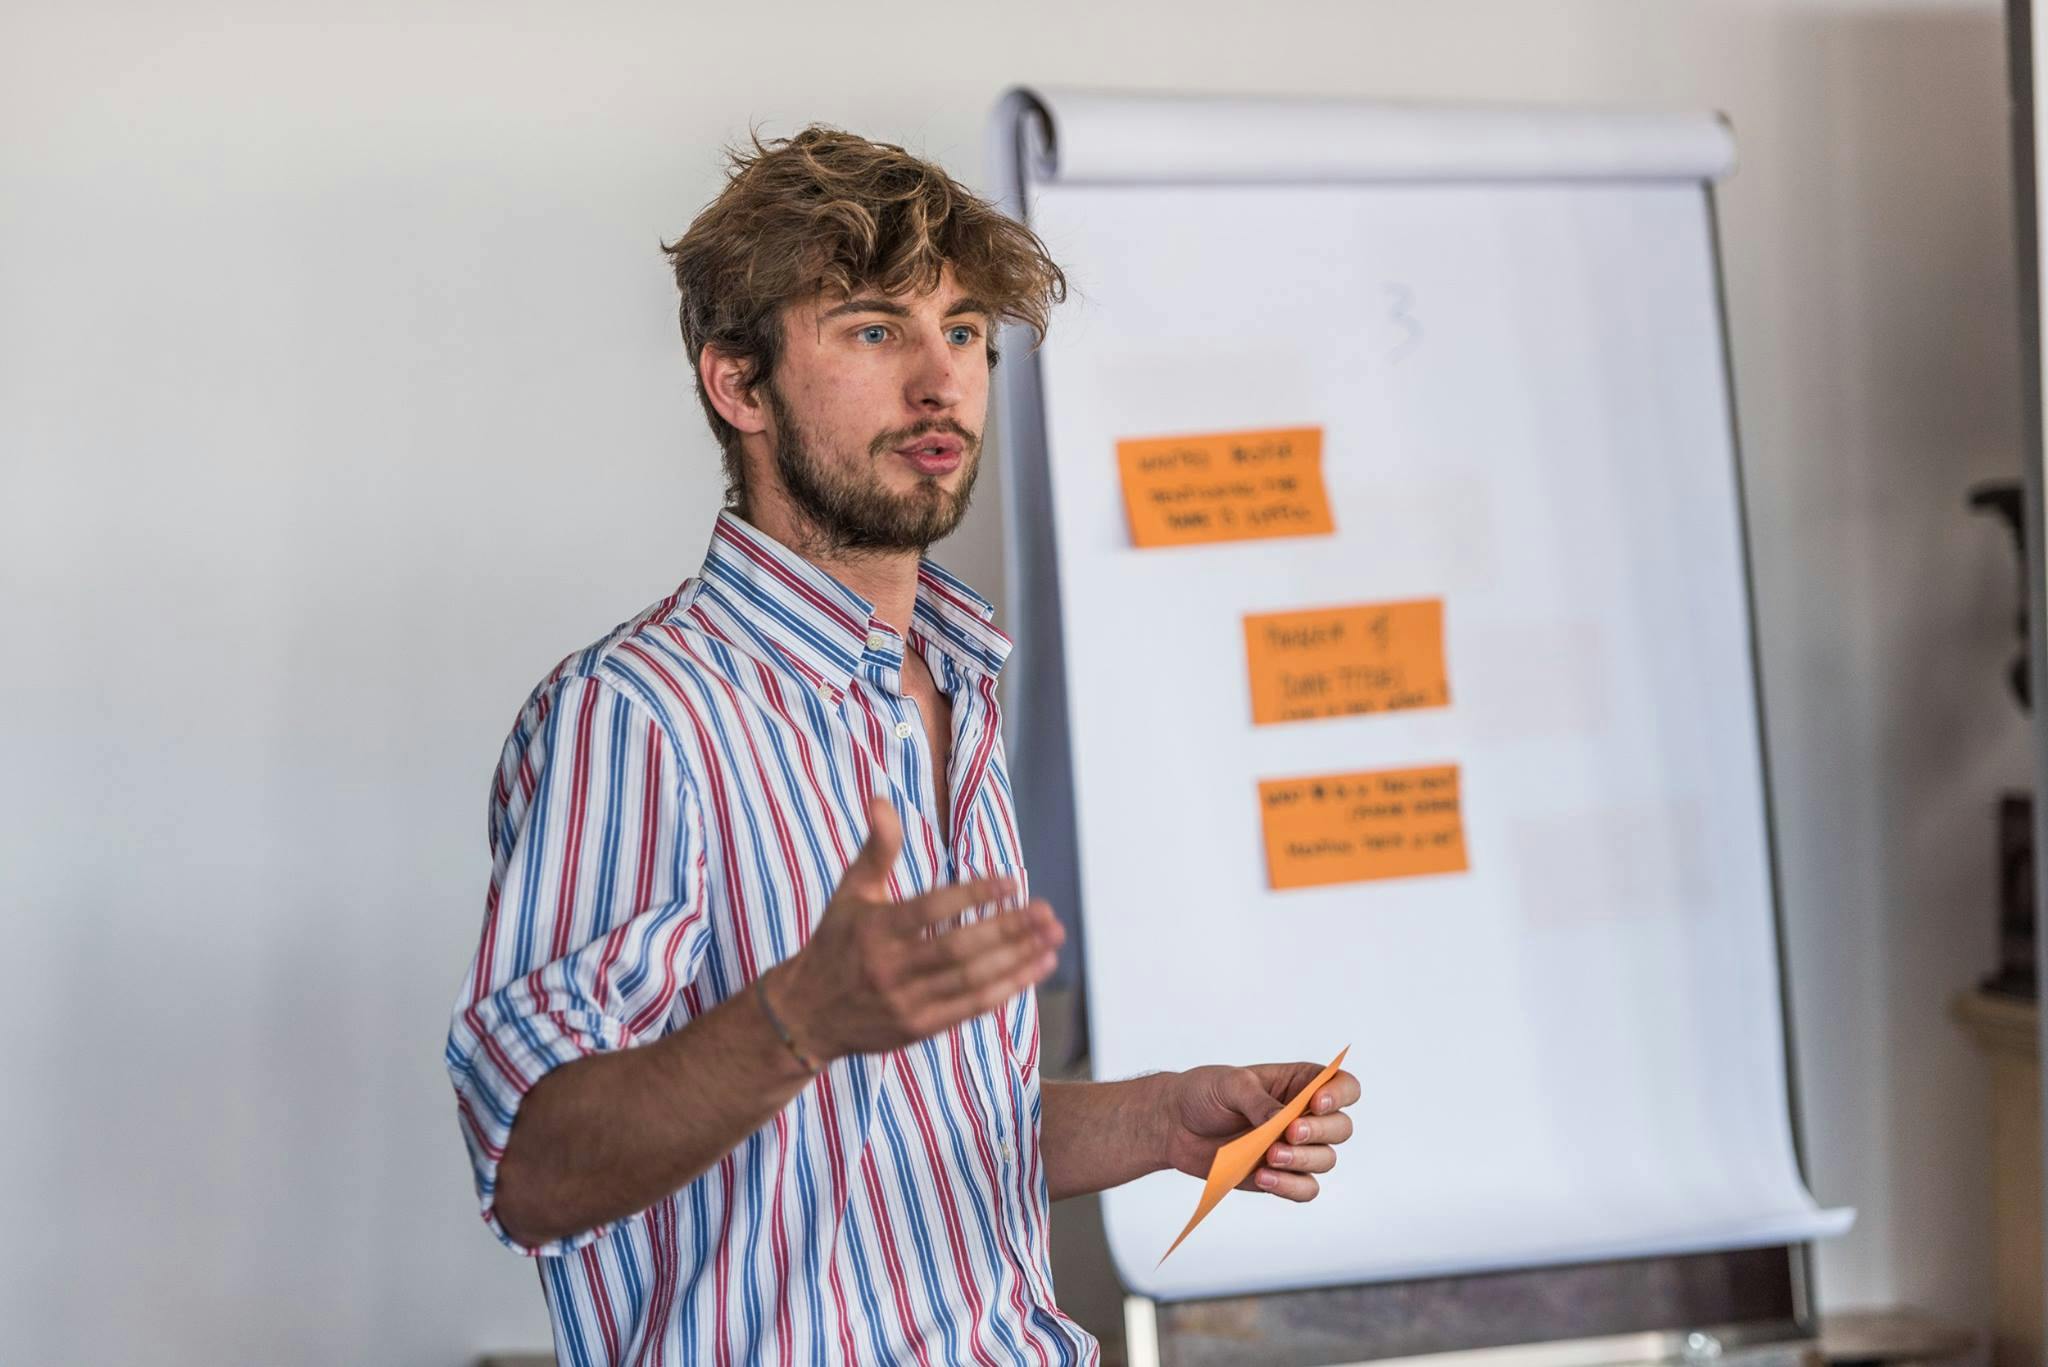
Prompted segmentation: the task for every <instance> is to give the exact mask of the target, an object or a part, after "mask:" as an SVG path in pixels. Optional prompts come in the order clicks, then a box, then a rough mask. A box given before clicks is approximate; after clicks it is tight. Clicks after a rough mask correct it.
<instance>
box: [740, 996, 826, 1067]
mask: <svg viewBox="0 0 2048 1367" xmlns="http://www.w3.org/2000/svg"><path fill="white" fill-rule="evenodd" d="M754 1000H755V1001H757V1002H759V1003H761V1014H762V1015H764V1016H766V1017H767V1018H768V1023H769V1024H770V1025H772V1026H774V1027H775V1033H776V1035H777V1036H779V1037H780V1038H781V1040H782V1044H783V1047H784V1048H786V1049H788V1050H789V1053H790V1057H792V1058H794V1059H795V1060H796V1061H797V1064H798V1066H800V1067H801V1068H802V1069H803V1070H804V1071H805V1072H807V1073H809V1074H810V1075H811V1076H812V1077H816V1076H817V1075H818V1065H817V1064H816V1063H815V1062H813V1061H812V1060H811V1058H810V1056H809V1055H808V1054H806V1053H804V1051H803V1050H801V1049H799V1048H797V1047H796V1041H795V1040H793V1039H791V1038H790V1037H789V1027H788V1026H786V1025H784V1024H783V1023H782V1017H780V1016H778V1015H776V1014H775V1008H774V1007H772V1006H770V1005H769V1004H768V988H767V979H765V978H756V979H754Z"/></svg>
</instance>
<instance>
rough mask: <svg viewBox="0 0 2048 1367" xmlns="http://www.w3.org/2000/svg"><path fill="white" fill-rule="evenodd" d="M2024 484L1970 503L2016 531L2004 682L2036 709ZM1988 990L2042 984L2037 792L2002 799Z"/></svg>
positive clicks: (1986, 488)
mask: <svg viewBox="0 0 2048 1367" xmlns="http://www.w3.org/2000/svg"><path fill="white" fill-rule="evenodd" d="M2021 499H2022V494H2021V489H2020V484H2019V482H2018V481H2016V480H1993V481H1991V482H1990V483H1986V484H1980V485H1978V486H1977V487H1976V488H1974V489H1972V490H1971V491H1970V507H1971V508H1972V509H1974V510H1976V511H1978V512H1984V511H1987V510H1988V511H1990V512H1994V513H1996V514H1998V516H1999V517H2000V518H2002V519H2003V520H2004V522H2005V526H2006V530H2007V531H2009V532H2011V533H2012V544H2013V550H2014V551H2015V553H2016V554H2017V556H2018V559H2019V594H2018V603H2019V606H2018V609H2017V611H2016V613H2015V615H2014V624H2015V627H2016V629H2017V631H2018V634H2019V642H2018V644H2017V646H2016V648H2015V650H2014V654H2013V660H2012V664H2011V666H2010V667H2009V668H2008V670H2007V672H2006V682H2007V684H2009V685H2010V686H2011V688H2012V691H2013V696H2014V697H2016V698H2018V699H2019V704H2020V707H2021V708H2022V709H2024V710H2026V711H2032V710H2033V694H2032V692H2031V691H2030V689H2029V687H2028V683H2029V680H2028V678H2027V597H2028V595H2027V532H2026V517H2025V512H2024V505H2023V503H2022V502H2021ZM1984 989H1985V990H1986V991H1987V992H2002V993H2004V994H2006V995H2007V996H2013V997H2029V998H2031V997H2034V996H2036V995H2037V994H2038V993H2039V990H2040V984H2039V981H2038V979H2037V976H2036V974H2035V971H2034V796H2033V794H2032V793H2028V792H2010V793H2006V794H2005V795H2004V796H2002V797H2001V798H1999V800H1998V971H1997V972H1996V973H1993V974H1992V975H1991V976H1990V977H1988V978H1986V979H1984Z"/></svg>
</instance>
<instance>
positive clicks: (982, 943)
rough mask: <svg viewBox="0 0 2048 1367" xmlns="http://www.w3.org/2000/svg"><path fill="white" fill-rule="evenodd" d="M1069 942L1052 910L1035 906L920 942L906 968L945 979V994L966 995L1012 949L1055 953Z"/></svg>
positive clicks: (1001, 913) (915, 946) (1045, 906)
mask: <svg viewBox="0 0 2048 1367" xmlns="http://www.w3.org/2000/svg"><path fill="white" fill-rule="evenodd" d="M1065 938H1066V934H1065V932H1064V931H1062V930H1061V929H1060V926H1059V922H1058V921H1057V920H1055V919H1054V918H1053V914H1052V908H1051V907H1050V906H1049V905H1047V904H1046V903H1044V902H1032V903H1031V904H1030V905H1029V906H1026V907H1021V908H1019V909H1017V910H1016V911H1002V912H997V913H996V914H995V915H993V916H985V917H983V918H982V919H981V920H979V921H975V922H972V923H971V924H968V925H965V926H962V927H960V928H959V929H957V930H952V931H948V932H947V933H946V934H944V935H940V936H937V937H936V938H931V939H919V940H917V941H916V942H915V943H914V944H913V947H912V948H911V950H910V953H909V956H908V959H907V968H908V971H909V972H910V973H911V974H912V975H914V976H920V977H927V976H928V977H934V978H938V979H940V980H942V982H941V984H940V985H941V986H943V987H945V990H948V991H951V992H962V991H966V990H969V989H970V988H972V987H975V986H977V985H979V984H981V983H983V982H985V981H987V980H988V979H989V978H990V976H991V971H990V969H989V968H988V967H987V966H986V965H985V964H984V961H985V960H991V959H998V960H999V959H1001V958H1003V957H1004V956H1007V955H1009V954H1010V953H1011V952H1012V951H1021V952H1025V953H1027V954H1028V953H1046V952H1049V951H1051V950H1054V949H1057V948H1058V947H1059V945H1060V943H1061V941H1063V940H1064V939H1065ZM947 984H950V985H949V986H947Z"/></svg>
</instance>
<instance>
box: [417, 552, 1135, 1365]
mask: <svg viewBox="0 0 2048 1367" xmlns="http://www.w3.org/2000/svg"><path fill="white" fill-rule="evenodd" d="M992 616H993V610H992V609H991V608H990V606H989V604H988V603H987V602H986V601H985V600H984V599H982V598H981V597H980V596H979V595H977V594H975V593H974V592H973V591H972V590H970V589H969V588H968V587H967V586H966V585H965V584H963V583H961V582H960V581H959V580H958V579H956V578H954V577H953V576H952V575H950V574H948V573H947V572H946V571H944V570H942V569H940V568H939V567H938V566H937V565H934V564H933V563H931V562H930V561H925V562H923V564H922V565H921V566H920V568H919V573H918V587H917V599H916V608H915V611H914V614H913V618H912V622H911V625H910V629H909V632H908V636H907V638H906V637H905V636H903V635H899V634H898V633H897V632H896V631H895V630H894V629H892V628H891V627H889V626H888V625H887V624H885V623H883V622H881V621H879V620H878V619H876V618H875V616H874V614H873V608H872V606H871V605H870V604H869V603H868V602H867V601H866V600H865V599H863V598H862V597H861V596H860V595H858V594H856V593H854V592H853V591H852V590H851V589H848V588H847V587H846V586H845V585H843V584H841V583H839V582H838V581H837V580H836V579H834V578H832V577H831V576H830V575H829V574H827V573H825V572H824V571H823V570H821V569H819V568H818V567H816V566H814V565H812V564H811V563H809V562H808V561H806V560H804V559H803V558H802V557H800V556H798V555H796V554H795V553H794V552H792V551H790V550H789V549H788V548H786V547H784V546H782V545H780V544H779V543H777V542H776V541H774V540H773V539H771V538H770V537H768V536H767V535H765V534H764V533H762V532H760V531H758V530H756V529H755V528H753V527H750V526H749V525H747V524H746V523H745V522H744V521H742V520H740V519H739V518H737V517H735V516H733V515H732V514H730V513H726V514H723V515H721V516H720V518H719V520H718V525H717V528H716V530H715V531H714V533H713V536H712V540H711V546H710V550H709V552H708V553H707V555H706V557H705V561H704V566H703V568H702V570H701V571H700V572H699V573H698V574H697V575H696V576H695V577H693V578H691V579H689V580H687V581H685V582H684V584H683V585H682V587H680V588H679V589H678V590H677V591H676V592H675V593H674V594H672V595H670V596H669V597H668V598H665V599H663V600H662V601H661V602H659V603H656V604H655V605H653V606H652V607H650V608H649V609H647V610H646V611H645V612H642V613H641V614H640V615H639V616H637V617H635V618H633V619H632V620H631V621H628V622H626V623H623V624H622V625H620V626H619V627H618V628H617V629H616V630H614V631H613V632H612V633H611V634H610V635H608V636H606V637H605V638H604V639H603V640H601V641H599V642H597V643H596V644H594V645H592V646H590V647H589V648H587V649H585V650H582V651H579V652H578V653H576V654H574V655H571V656H570V657H569V658H568V659H566V660H564V661H563V662H562V663H561V665H559V666H558V667H557V668H556V669H555V671H554V672H553V673H552V674H550V675H549V676H548V678H547V679H546V680H544V681H543V682H542V683H541V685H540V686H539V687H538V688H537V689H536V690H535V691H534V693H533V695H532V697H531V698H530V699H529V700H528V702H527V704H526V706H525V708H524V709H523V710H522V711H521V712H520V714H519V718H518V721H517V722H516V724H515V725H514V726H513V728H512V733H511V736H510V738H509V739H508V740H507V741H506V744H505V749H504V753H503V756H502V758H501V761H500V763H499V766H498V772H497V776H496V780H495V782H494V784H493V786H492V790H491V798H490V846H491V852H492V856H493V862H492V869H491V880H490V887H489V891H488V893H487V895H486V898H485V909H484V923H483V935H482V940H481V943H480V944H479V946H478V949H477V954H476V958H475V961H474V962H473V964H472V965H471V968H470V972H469V976H468V979H467V981H466V982H465V984H464V987H463V989H462V992H461V994H460V996H459V998H458V1000H457V1003H456V1007H455V1012H454V1020H453V1023H452V1026H451V1028H450V1030H449V1035H448V1048H447V1065H448V1071H449V1075H450V1077H451V1078H452V1079H453V1081H454V1084H455V1092H456V1098H457V1110H458V1114H459V1118H460V1123H461V1129H462V1134H463V1139H464V1141H465V1143H466V1144H467V1145H468V1148H469V1153H470V1158H471V1161H472V1163H473V1164H474V1167H475V1176H476V1186H477V1192H478V1196H479V1198H480V1199H481V1201H482V1204H483V1214H484V1219H485V1221H486V1222H487V1223H488V1224H489V1225H490V1227H491V1229H492V1230H493V1231H494V1232H495V1233H496V1234H497V1235H498V1237H499V1238H500V1239H502V1240H504V1241H505V1242H506V1243H507V1244H508V1245H511V1246H512V1247H515V1248H520V1247H521V1246H520V1245H517V1244H515V1243H513V1241H512V1240H511V1239H510V1238H509V1237H508V1236H507V1235H506V1234H505V1231H504V1229H503V1227H502V1226H501V1225H500V1224H499V1223H498V1220H497V1215H496V1212H495V1207H494V1191H495V1187H496V1181H497V1171H498V1161H499V1159H500V1157H501V1156H502V1155H503V1153H504V1148H505V1141H506V1137H507V1135H508V1134H509V1133H510V1132H511V1128H512V1121H513V1117H514V1116H515V1115H516V1114H517V1111H518V1107H519V1103H520V1101H521V1099H522V1098H523V1097H524V1096H525V1094H526V1092H527V1091H528V1089H530V1088H531V1087H532V1086H533V1085H534V1083H535V1082H537V1081H538V1080H539V1079H540V1078H541V1077H542V1076H543V1075H545V1074H546V1073H547V1071H548V1070H549V1069H551V1068H554V1067H557V1066H559V1065H561V1064H563V1063H567V1062H570V1061H572V1060H574V1059H577V1058H581V1057H583V1056H585V1055H587V1054H591V1053H594V1052H596V1051H599V1050H604V1049H623V1048H629V1047H631V1046H632V1045H635V1044H638V1043H643V1042H645V1041H648V1040H651V1039H655V1038H658V1037H659V1036H662V1035H664V1034H667V1033H669V1032H671V1031H674V1030H677V1029H680V1028H681V1027H682V1026H684V1025H686V1024H687V1023H688V1022H689V1021H690V1020H692V1019H693V1018H695V1017H696V1016H698V1015H700V1014H702V1013H703V1012H705V1011H708V1010H710V1009H711V1008H712V1007H714V1006H716V1005H717V1004H718V1003H719V1002H722V1001H724V1000H725V999H726V998H728V997H730V996H732V995H734V994H735V993H738V992H741V991H743V990H745V989H746V987H747V985H748V984H749V983H751V982H752V981H753V980H754V978H755V977H757V976H758V975H759V974H761V973H762V972H764V971H765V970H766V969H768V968H769V967H770V966H771V965H773V964H775V963H777V962H779V961H781V960H782V959H784V958H786V957H788V956H789V955H791V954H793V953H795V952H796V951H797V950H798V949H800V948H802V946H803V945H804V943H805V940H806V938H807V937H808V935H809V933H810V930H811V927H812V925H813V924H814V923H815V921H816V919H817V918H818V916H819V915H820V914H821V913H822V912H823V910H824V907H825V903H826V901H827V900H828V899H829V898H830V896H831V894H832V890H833V889H834V887H835V886H837V884H838V881H839V877H840V874H841V873H842V872H843V871H844V870H845V868H846V866H847V864H848V863H850V862H851V861H852V858H853V856H854V853H855V851H856V850H857V849H858V848H859V847H860V844H861V840H862V838H863V836H864V834H865V830H866V820H865V817H864V816H863V815H862V814H863V812H864V811H865V808H866V801H867V798H868V796H869V795H870V794H871V793H881V794H884V795H886V796H887V797H888V798H889V799H890V800H891V801H893V802H894V803H895V805H896V810H897V813H898V815H899V817H900V818H901V820H902V823H903V829H904V832H905V838H904V845H903V852H902V855H901V857H900V858H899V860H898V863H897V866H896V869H895V874H894V881H895V884H896V888H897V891H898V894H899V895H902V896H914V895H916V894H918V893H920V892H923V891H926V890H928V889H930V888H933V887H936V886H939V885H941V884H944V883H947V882H952V881H956V880H961V879H967V878H971V877H977V876H981V875H984V874H1006V873H1014V874H1019V875H1021V874H1022V873H1023V869H1022V867H1021V853H1020V848H1019V844H1018V839H1017V830H1016V824H1015V819H1014V814H1013V812H1012V810H1011V799H1010V790H1009V779H1008V777H1007V775H1006V773H1005V770H1004V762H1003V748H1002V740H1001V735H1000V720H999V714H998V710H997V706H996V678H997V675H998V673H999V672H1000V671H1001V669H1002V665H1003V660H1004V657H1005V656H1006V654H1007V653H1008V651H1009V645H1010V642H1009V639H1008V638H1007V637H1005V636H1004V635H1003V634H1002V633H1001V632H1000V631H998V630H996V628H995V627H994V626H993V625H991V618H992ZM906 649H909V650H916V651H917V652H919V654H920V655H921V656H922V658H923V659H924V661H925V663H926V664H927V665H928V666H929V667H930V669H931V672H932V677H933V678H934V679H935V680H936V681H937V683H938V685H939V687H940V689H941V690H942V691H943V692H944V693H946V694H947V695H948V698H949V699H950V702H951V707H952V756H951V762H950V767H949V772H948V775H947V778H948V788H949V791H950V794H951V798H950V802H951V808H952V810H951V812H950V818H951V819H950V821H943V822H942V821H940V820H939V819H938V813H937V811H936V808H935V802H936V798H935V796H934V793H935V788H934V784H933V782H932V774H931V763H932V757H931V749H930V745H929V743H928V741H927V738H926V735H925V731H924V728H923V727H922V725H921V724H919V722H918V719H917V718H918V713H917V710H916V708H915V707H914V706H913V705H912V704H911V703H910V702H909V701H908V700H907V699H906V698H905V697H904V693H903V687H902V668H903V661H904V652H905V650H906ZM948 831H951V832H952V833H953V839H952V840H951V842H950V844H949V842H948V840H947V838H946V834H947V832H948ZM521 1251H524V1252H531V1253H535V1254H537V1255H538V1256H537V1262H538V1266H539V1269H540V1280H541V1288H542V1291H543V1294H544V1295H545V1297H546V1301H547V1306H548V1313H549V1316H550V1319H551V1320H552V1322H553V1328H554V1335H555V1349H556V1353H557V1356H558V1358H559V1359H560V1360H561V1361H562V1362H564V1363H570V1364H595V1363H716V1364H720V1365H721V1367H723V1365H724V1364H752V1363H822V1362H831V1363H844V1362H863V1363H917V1364H920V1367H939V1365H942V1364H943V1365H946V1367H950V1365H951V1364H967V1363H980V1364H988V1365H989V1367H994V1365H995V1364H1009V1363H1030V1364H1040V1365H1041V1367H1052V1364H1055V1363H1060V1364H1081V1363H1094V1362H1095V1361H1096V1360H1097V1357H1098V1349H1097V1346H1096V1343H1095V1341H1094V1339H1093V1338H1092V1337H1090V1336H1089V1334H1088V1333H1087V1332H1086V1331H1084V1330H1082V1329H1081V1328H1080V1327H1079V1326H1078V1325H1076V1324H1075V1323H1074V1322H1073V1321H1072V1320H1070V1319H1068V1318H1067V1317H1066V1316H1065V1315H1063V1314H1062V1313H1060V1310H1059V1308H1058V1307H1057V1305H1055V1304H1054V1300H1053V1287H1052V1275H1051V1266H1050V1260H1049V1256H1048V1255H1049V1241H1048V1234H1047V1200H1046V1185H1045V1175H1044V1172H1043V1170H1042V1167H1041V1165H1040V1154H1039V1077H1038V1013H1037V1004H1036V998H1035V996H1034V995H1033V994H1032V993H1030V992H1025V993H1023V994H1022V995H1020V996H1018V997H1016V998H1015V999H1013V1000H1012V1001H1010V1002H1009V1003H1008V1004H1007V1005H1006V1006H1004V1007H1003V1008H1002V1009H1000V1010H999V1011H995V1012H991V1013H989V1014H987V1015H985V1016H982V1017H979V1018H977V1019H975V1020H972V1021H969V1022H967V1023H965V1024H963V1025H960V1026H957V1027H955V1028H954V1029H951V1030H948V1031H946V1032H945V1033H944V1034H941V1035H938V1036H936V1037H934V1038H932V1039H928V1040H925V1041H922V1042H920V1043H918V1044H914V1045H911V1046H910V1047H908V1048H905V1049H902V1050H898V1051H896V1052H894V1053H889V1054H870V1055H855V1056H851V1057H848V1058H843V1059H840V1060H838V1061H836V1062H834V1063H833V1064H832V1065H830V1066H829V1067H828V1068H826V1069H825V1071H824V1072H823V1073H821V1074H820V1075H819V1077H818V1078H817V1080H816V1081H814V1082H813V1083H811V1084H810V1085H809V1086H808V1087H806V1088H805V1090H804V1091H803V1092H802V1093H800V1094H799V1095H798V1096H797V1098H796V1100H795V1101H793V1102H792V1103H791V1104H790V1105H789V1106H788V1107H786V1108H785V1109H784V1110H783V1111H782V1113H781V1114H780V1115H778V1116H776V1117H775V1119H774V1120H773V1121H771V1122H770V1123H769V1124H767V1125H765V1126H763V1127H762V1128H761V1129H760V1130H758V1131H756V1132H755V1133H754V1134H753V1135H752V1136H751V1137H749V1138H748V1139H746V1140H745V1141H744V1142H742V1143H741V1144H740V1145H739V1147H737V1148H735V1149H734V1150H732V1152H731V1153H729V1154H727V1155H726V1156H725V1157H724V1158H723V1159H721V1160H720V1161H719V1162H717V1163H715V1164H714V1165H713V1166H712V1167H711V1168H710V1169H709V1170H708V1171H706V1172H705V1173H704V1174H703V1175H702V1176H701V1177H699V1178H697V1179H696V1180H695V1181H693V1182H691V1183H690V1184H689V1185H687V1186H685V1187H684V1188H683V1189H682V1190H680V1191H677V1192H675V1193H673V1194H672V1195H670V1196H667V1197H665V1198H663V1199H662V1200H661V1201H659V1202H657V1203H656V1204H655V1205H653V1206H651V1207H650V1208H648V1209H647V1210H645V1211H642V1212H641V1213H639V1214H637V1215H633V1216H629V1217H627V1218H625V1219H621V1220H617V1221H614V1222H613V1223H611V1224H608V1225H605V1226H603V1227H601V1228H598V1229H595V1230H592V1231H589V1232H588V1233H585V1234H582V1235H579V1236H577V1237H575V1238H572V1239H566V1240H561V1241H558V1242H555V1243H552V1244H547V1245H543V1246H542V1247H540V1248H538V1249H533V1250H527V1249H523V1248H522V1249H521Z"/></svg>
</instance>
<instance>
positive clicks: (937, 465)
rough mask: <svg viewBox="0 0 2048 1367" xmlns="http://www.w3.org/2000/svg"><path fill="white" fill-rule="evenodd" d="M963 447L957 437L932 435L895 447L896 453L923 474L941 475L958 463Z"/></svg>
mask: <svg viewBox="0 0 2048 1367" xmlns="http://www.w3.org/2000/svg"><path fill="white" fill-rule="evenodd" d="M963 449H964V444H963V443H962V442H961V440H960V439H959V438H958V437H949V436H944V435H933V436H928V437H919V438H918V439H917V440H916V441H912V442H906V443H905V444H903V445H902V446H899V447H897V448H896V454H897V455H899V456H902V457H903V458H904V459H905V460H907V461H909V462H910V463H911V464H912V465H914V466H916V467H917V468H918V469H919V470H920V471H922V472H924V473H925V474H928V475H942V474H944V473H945V472H946V471H948V470H951V469H953V468H955V467H956V466H958V465H959V464H960V457H961V453H962V451H963Z"/></svg>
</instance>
